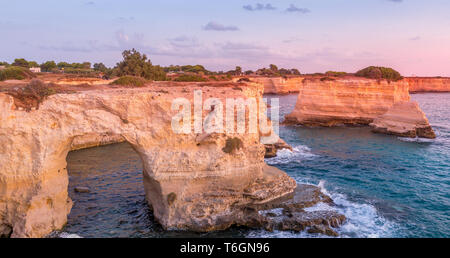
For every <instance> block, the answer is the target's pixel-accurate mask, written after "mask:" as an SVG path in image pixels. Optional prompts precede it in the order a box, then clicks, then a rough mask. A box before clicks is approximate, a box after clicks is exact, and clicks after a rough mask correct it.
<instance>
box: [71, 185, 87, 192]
mask: <svg viewBox="0 0 450 258" xmlns="http://www.w3.org/2000/svg"><path fill="white" fill-rule="evenodd" d="M74 190H75V192H77V193H90V192H91V190H90V189H89V188H88V187H83V186H78V187H75V189H74Z"/></svg>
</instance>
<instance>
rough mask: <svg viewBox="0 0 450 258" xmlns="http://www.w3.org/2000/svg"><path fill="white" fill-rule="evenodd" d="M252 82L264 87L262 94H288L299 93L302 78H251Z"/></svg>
mask: <svg viewBox="0 0 450 258" xmlns="http://www.w3.org/2000/svg"><path fill="white" fill-rule="evenodd" d="M251 80H252V81H255V82H257V83H261V84H262V85H263V86H264V94H281V95H282V94H290V93H297V92H299V91H300V89H301V87H302V85H303V80H304V77H288V78H283V77H253V78H251Z"/></svg>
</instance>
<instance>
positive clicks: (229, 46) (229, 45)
mask: <svg viewBox="0 0 450 258" xmlns="http://www.w3.org/2000/svg"><path fill="white" fill-rule="evenodd" d="M219 45H221V48H222V50H226V51H242V50H264V49H267V47H264V46H260V45H255V44H249V43H240V42H238V43H236V42H226V43H225V44H219Z"/></svg>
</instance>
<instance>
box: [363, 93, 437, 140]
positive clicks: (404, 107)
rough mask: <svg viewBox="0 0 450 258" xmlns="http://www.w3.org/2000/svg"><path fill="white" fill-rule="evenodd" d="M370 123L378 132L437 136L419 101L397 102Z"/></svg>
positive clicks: (411, 135)
mask: <svg viewBox="0 0 450 258" xmlns="http://www.w3.org/2000/svg"><path fill="white" fill-rule="evenodd" d="M370 125H371V126H372V127H373V131H374V132H376V133H386V134H393V135H398V136H402V137H411V138H415V137H422V138H431V139H434V138H436V134H435V133H434V131H433V128H431V126H430V124H429V122H428V119H427V118H426V117H425V114H424V113H423V112H422V110H420V107H419V105H418V104H417V102H398V103H395V104H394V106H393V107H392V108H390V109H389V111H388V112H386V113H385V114H383V115H381V116H379V117H377V118H376V119H375V120H374V121H373V123H371V124H370Z"/></svg>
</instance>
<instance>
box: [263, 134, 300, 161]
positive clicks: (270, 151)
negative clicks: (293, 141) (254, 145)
mask: <svg viewBox="0 0 450 258" xmlns="http://www.w3.org/2000/svg"><path fill="white" fill-rule="evenodd" d="M264 146H265V148H266V154H265V155H264V158H266V159H269V158H274V157H276V156H277V153H278V151H279V150H283V149H288V150H290V151H292V150H293V149H292V147H291V146H290V145H289V144H287V143H286V142H285V141H283V140H282V139H281V138H280V139H279V140H278V142H277V143H274V144H265V145H264Z"/></svg>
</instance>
